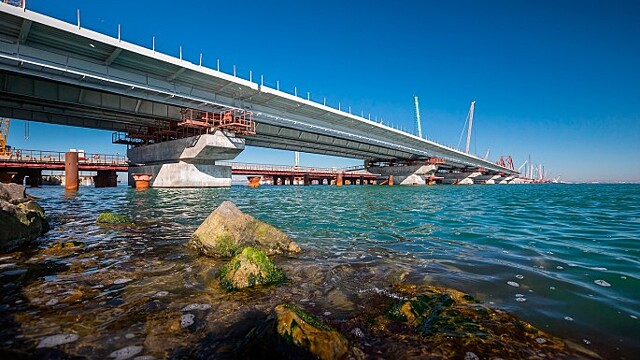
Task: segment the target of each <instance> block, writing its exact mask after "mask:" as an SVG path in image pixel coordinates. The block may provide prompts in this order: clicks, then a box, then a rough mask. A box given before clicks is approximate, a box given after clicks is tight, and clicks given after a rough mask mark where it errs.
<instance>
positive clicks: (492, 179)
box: [473, 174, 501, 185]
mask: <svg viewBox="0 0 640 360" xmlns="http://www.w3.org/2000/svg"><path fill="white" fill-rule="evenodd" d="M500 177H501V176H500V175H496V174H494V175H480V176H476V177H475V178H473V183H474V184H487V185H490V184H495V183H496V180H497V179H500Z"/></svg>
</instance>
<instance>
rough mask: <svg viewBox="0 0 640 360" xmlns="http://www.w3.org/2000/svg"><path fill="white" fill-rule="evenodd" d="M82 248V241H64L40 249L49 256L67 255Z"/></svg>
mask: <svg viewBox="0 0 640 360" xmlns="http://www.w3.org/2000/svg"><path fill="white" fill-rule="evenodd" d="M82 248H84V243H83V242H80V241H64V242H58V243H55V244H53V245H51V246H49V247H48V248H46V249H44V250H42V253H43V254H46V255H51V256H61V255H69V254H72V253H74V252H76V251H77V250H79V249H82Z"/></svg>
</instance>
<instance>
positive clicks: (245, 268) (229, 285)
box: [219, 247, 287, 291]
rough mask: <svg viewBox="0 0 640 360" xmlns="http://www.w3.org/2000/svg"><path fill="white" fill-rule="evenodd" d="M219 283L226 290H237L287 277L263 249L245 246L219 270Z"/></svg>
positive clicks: (280, 281) (277, 281) (277, 282)
mask: <svg viewBox="0 0 640 360" xmlns="http://www.w3.org/2000/svg"><path fill="white" fill-rule="evenodd" d="M219 278H220V285H221V286H222V287H223V288H225V289H227V290H230V291H232V290H238V289H242V288H246V287H252V286H256V285H272V284H279V283H282V282H284V281H286V279H287V277H286V275H285V274H284V273H283V272H282V270H280V269H278V268H277V267H276V266H275V265H274V264H273V262H272V261H271V260H269V258H268V257H267V254H265V252H264V251H261V250H258V249H254V248H251V247H246V248H244V249H243V250H242V252H241V253H240V254H238V255H236V256H234V257H233V258H232V259H231V260H230V261H229V262H228V263H227V264H225V265H224V266H223V267H222V269H221V270H220V274H219Z"/></svg>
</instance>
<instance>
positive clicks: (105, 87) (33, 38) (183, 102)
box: [0, 3, 517, 174]
mask: <svg viewBox="0 0 640 360" xmlns="http://www.w3.org/2000/svg"><path fill="white" fill-rule="evenodd" d="M0 40H2V41H0V81H1V82H2V83H4V84H5V87H6V88H5V89H3V90H2V91H0V116H7V117H15V118H21V119H27V120H34V121H44V122H54V123H60V124H67V125H75V126H83V127H92V128H101V129H111V130H119V131H128V130H130V129H131V128H135V127H138V128H144V127H149V126H157V125H158V123H159V122H160V123H162V122H164V123H165V124H166V123H168V122H171V121H178V120H179V119H180V110H181V109H183V108H195V109H201V110H208V111H216V110H219V109H220V108H238V104H243V105H242V109H243V110H250V111H252V112H253V113H254V120H255V121H256V123H257V124H258V126H257V129H256V131H257V133H256V135H254V136H250V137H247V141H246V144H247V145H252V146H263V147H270V148H277V149H286V150H298V151H305V152H312V153H321V154H329V155H336V156H343V157H352V158H359V159H371V160H392V159H424V158H430V157H438V158H442V159H445V160H446V161H447V163H448V164H450V165H454V166H455V165H459V166H470V167H484V168H486V169H487V170H489V171H494V172H503V173H506V174H515V173H517V172H516V171H514V170H512V169H508V168H505V167H503V166H499V165H496V164H494V163H493V162H490V161H487V160H484V159H481V158H479V157H477V156H474V155H470V154H466V153H463V152H461V151H458V150H456V149H452V148H449V147H446V146H443V145H440V144H437V143H435V142H433V141H430V140H426V139H422V138H419V137H417V136H414V135H412V134H409V133H406V132H402V131H399V130H396V129H393V128H390V127H388V126H386V125H384V124H380V123H377V122H375V121H371V120H369V119H367V118H364V117H361V116H357V115H354V114H350V113H349V112H346V111H343V110H340V109H334V108H332V107H329V106H325V105H324V104H320V103H316V102H314V101H312V100H310V99H304V98H301V97H299V96H297V94H294V95H292V94H288V93H285V92H283V91H280V90H278V89H273V88H270V87H268V86H265V85H264V84H263V83H262V82H260V83H257V82H255V81H254V80H253V79H252V78H250V79H248V80H247V79H241V78H239V77H236V76H234V75H229V74H225V73H223V72H220V71H217V70H213V69H209V68H206V67H204V66H202V64H193V63H191V62H189V61H187V60H185V59H182V58H176V57H173V56H169V55H166V54H162V53H159V52H157V51H155V50H154V49H147V48H144V47H141V46H138V45H134V44H131V43H127V42H125V41H122V40H121V39H119V38H113V37H110V36H107V35H104V34H100V33H97V32H94V31H91V30H88V29H85V28H81V27H80V26H78V25H74V24H69V23H65V22H63V21H60V20H57V19H54V18H51V17H47V16H44V15H42V14H38V13H35V12H32V11H29V10H26V11H25V10H23V9H20V8H16V7H14V6H10V5H6V4H2V3H0ZM34 89H36V90H34Z"/></svg>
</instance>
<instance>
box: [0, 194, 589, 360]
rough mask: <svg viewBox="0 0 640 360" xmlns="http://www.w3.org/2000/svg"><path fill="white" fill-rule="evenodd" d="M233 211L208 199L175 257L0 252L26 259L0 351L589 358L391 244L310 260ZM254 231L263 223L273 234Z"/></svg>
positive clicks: (132, 226) (119, 228) (59, 247)
mask: <svg viewBox="0 0 640 360" xmlns="http://www.w3.org/2000/svg"><path fill="white" fill-rule="evenodd" d="M236 210H237V208H235V206H233V204H231V203H224V204H223V206H221V209H219V210H216V211H217V213H216V211H214V213H212V215H211V216H210V217H209V218H208V219H207V220H210V219H212V217H213V218H215V219H216V221H221V222H222V223H224V224H225V227H224V229H222V230H224V231H221V223H218V222H216V221H213V220H211V221H207V220H205V222H204V223H203V225H204V224H205V223H206V224H207V225H206V226H205V227H204V228H202V229H200V228H199V229H198V230H197V231H196V232H195V233H194V235H196V234H199V235H198V236H192V237H191V240H190V241H189V242H188V243H187V244H184V246H185V247H186V250H187V251H185V252H184V255H182V254H176V255H175V256H169V257H168V258H167V257H166V255H163V256H160V255H155V254H157V252H156V251H158V249H157V248H161V247H163V246H164V247H167V251H166V252H163V254H171V253H175V250H174V251H171V248H172V247H174V246H175V244H171V243H168V244H164V245H163V244H160V243H157V244H154V245H153V247H156V249H150V248H149V247H147V248H141V250H140V251H139V252H138V253H133V254H131V255H127V256H126V257H125V258H123V259H126V261H123V260H118V261H112V262H108V264H111V265H109V266H101V265H100V264H104V263H106V262H107V261H110V260H113V257H115V256H118V255H124V254H122V252H123V250H121V247H117V246H115V245H114V244H111V243H107V244H105V245H104V248H100V247H98V246H84V244H82V243H81V242H79V243H76V242H64V241H63V242H56V243H55V244H49V246H48V247H47V248H43V249H41V250H40V251H38V252H37V253H35V254H22V253H11V254H9V255H8V256H5V257H3V259H2V260H0V263H1V262H3V261H4V262H8V261H14V262H16V261H17V259H18V258H23V259H24V261H25V262H26V263H28V264H32V266H33V267H32V268H30V269H28V270H26V272H23V273H20V274H17V273H16V275H15V276H14V278H11V276H4V277H0V279H1V281H2V283H3V284H4V285H8V284H9V285H11V286H8V287H7V286H5V288H7V295H6V296H12V298H10V300H11V301H12V303H14V304H16V305H15V308H14V309H4V310H3V311H2V312H0V314H2V315H1V316H0V317H1V318H2V320H3V321H2V326H3V330H0V331H1V332H0V334H1V335H2V338H5V339H7V338H11V339H13V340H12V343H11V344H9V345H7V344H6V343H5V344H3V345H2V347H1V352H2V355H6V356H4V357H7V356H9V357H16V358H17V357H21V356H22V357H25V358H30V357H35V358H112V359H139V360H143V359H158V358H177V359H191V358H223V359H226V358H229V359H231V358H233V359H235V358H237V359H245V358H255V359H273V358H282V359H301V358H309V359H314V358H317V359H424V358H430V359H470V360H471V359H498V358H505V359H507V358H554V359H563V358H566V359H576V358H577V359H582V358H584V359H591V358H594V359H597V358H599V356H598V355H597V354H595V353H593V352H590V351H589V350H587V349H585V348H583V347H581V346H579V345H576V344H571V343H569V342H566V341H564V340H563V339H560V338H558V337H555V336H552V335H550V334H547V333H545V332H543V331H541V330H539V329H536V328H535V327H533V326H531V325H530V324H528V323H526V322H523V321H521V320H518V319H516V318H515V317H513V316H511V315H509V314H508V313H506V312H503V311H500V310H496V309H493V308H490V307H487V306H485V305H483V304H481V303H478V302H477V301H475V300H474V299H473V298H472V297H471V296H468V295H465V294H463V293H461V292H458V291H455V290H452V289H444V288H438V287H434V286H430V285H426V284H421V283H420V282H419V281H418V280H419V279H416V278H415V277H413V276H412V268H411V266H406V267H403V266H401V265H399V264H398V263H396V262H394V260H393V259H392V254H385V253H383V252H380V253H372V254H371V255H366V256H365V255H361V256H360V257H359V258H358V261H354V262H353V263H349V262H332V261H331V260H330V259H324V260H325V261H323V262H322V263H321V262H318V261H317V260H318V257H319V256H321V255H320V254H318V253H316V252H315V251H314V250H313V249H304V251H301V249H300V248H299V246H297V244H295V243H294V242H293V241H291V239H290V238H289V237H288V236H287V235H286V234H284V233H281V234H280V233H276V232H275V231H278V230H277V229H275V228H273V227H270V226H269V227H265V226H264V225H261V223H260V222H258V221H257V220H256V219H254V218H252V217H250V216H248V215H246V214H242V213H241V212H239V210H237V211H236ZM221 213H222V214H221ZM225 216H230V217H232V218H233V219H235V220H234V221H231V220H229V219H225ZM114 218H119V219H123V218H120V217H114ZM241 220H242V221H241ZM122 224H125V225H124V226H123V225H122ZM230 224H234V225H233V226H230ZM262 224H263V223H262ZM99 225H100V227H99V228H98V229H96V230H94V231H101V232H105V233H107V234H111V235H110V236H113V237H117V236H119V235H118V234H120V233H125V232H126V233H134V234H135V236H139V235H142V234H144V233H145V230H144V229H146V228H140V229H138V228H139V227H144V226H146V225H145V224H141V223H138V222H135V223H134V222H133V220H131V221H126V222H124V220H122V221H115V224H113V225H104V224H103V223H101V224H99ZM265 225H266V224H265ZM207 228H208V229H209V230H206V229H207ZM272 228H273V229H272ZM258 229H269V233H270V234H271V235H270V236H266V237H265V236H264V233H265V230H258ZM204 233H207V234H208V235H209V236H205V235H202V234H204ZM268 239H277V241H274V242H269V241H268ZM220 243H221V244H220ZM113 246H115V247H113ZM189 249H190V250H189ZM202 249H205V250H204V251H203V250H202ZM212 249H218V250H220V253H219V254H215V253H214V252H212ZM247 249H249V250H247ZM267 254H268V255H267ZM267 260H268V261H267ZM41 264H45V265H44V266H41ZM46 264H49V265H48V266H46ZM265 264H266V268H265V267H264V265H265ZM0 266H3V265H2V264H0ZM236 274H237V275H238V277H235V275H236ZM274 274H275V275H274ZM52 279H53V280H52ZM274 279H275V281H272V280H274ZM263 280H266V281H263ZM229 282H230V283H232V284H234V285H233V286H229ZM239 284H240V285H242V286H238V285H239ZM4 303H9V301H8V300H7V299H5V300H4ZM9 314H10V315H11V318H10V319H9V318H7V316H8V315H9Z"/></svg>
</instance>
